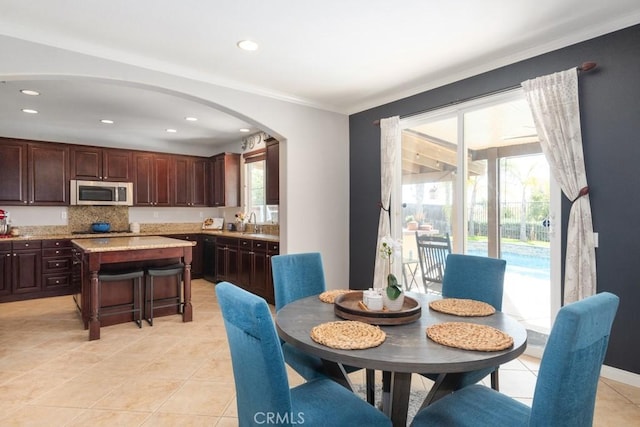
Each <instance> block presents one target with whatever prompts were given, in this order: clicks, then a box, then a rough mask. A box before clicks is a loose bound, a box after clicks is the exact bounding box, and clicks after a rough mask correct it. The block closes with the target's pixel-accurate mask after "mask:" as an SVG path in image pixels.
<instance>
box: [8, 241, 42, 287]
mask: <svg viewBox="0 0 640 427" xmlns="http://www.w3.org/2000/svg"><path fill="white" fill-rule="evenodd" d="M11 250H12V254H11V258H12V259H11V293H12V294H14V295H18V294H24V293H33V292H40V291H41V290H42V275H41V272H42V242H41V241H40V240H27V241H14V242H13V243H12V245H11Z"/></svg>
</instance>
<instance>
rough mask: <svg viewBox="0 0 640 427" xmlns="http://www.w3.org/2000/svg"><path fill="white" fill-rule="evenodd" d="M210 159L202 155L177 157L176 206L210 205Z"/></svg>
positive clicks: (175, 167)
mask: <svg viewBox="0 0 640 427" xmlns="http://www.w3.org/2000/svg"><path fill="white" fill-rule="evenodd" d="M210 163H211V162H210V161H209V159H205V158H202V157H186V156H176V157H175V165H174V172H175V181H174V183H175V191H174V197H175V201H174V202H175V203H174V204H175V206H208V205H209V203H210V199H211V197H210V196H209V193H210V188H211V185H210V183H209V182H210V180H211V174H210V171H209V169H210V167H211V166H210Z"/></svg>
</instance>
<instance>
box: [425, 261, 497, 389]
mask: <svg viewBox="0 0 640 427" xmlns="http://www.w3.org/2000/svg"><path fill="white" fill-rule="evenodd" d="M506 265H507V262H506V261H505V260H503V259H497V258H489V257H483V256H473V255H460V254H449V255H448V256H447V263H446V267H445V270H444V276H443V278H442V296H443V297H445V298H465V299H473V300H476V301H482V302H486V303H487V304H490V305H492V306H493V308H495V309H496V310H498V311H500V310H502V295H503V291H504V272H505V269H506ZM489 374H491V388H493V389H494V390H498V389H499V381H498V367H495V368H485V369H479V370H477V371H471V372H465V373H464V374H462V376H461V377H460V382H459V383H458V385H457V387H456V388H458V389H459V388H462V387H466V386H468V385H471V384H475V383H477V382H478V381H480V380H482V379H483V378H484V377H486V376H487V375H489ZM424 376H426V377H427V378H429V379H432V380H434V381H436V380H437V377H438V375H437V374H427V373H426V374H424Z"/></svg>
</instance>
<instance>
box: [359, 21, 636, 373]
mask: <svg viewBox="0 0 640 427" xmlns="http://www.w3.org/2000/svg"><path fill="white" fill-rule="evenodd" d="M585 61H595V62H597V63H598V68H597V69H595V70H593V71H591V72H589V73H585V74H582V75H581V76H580V110H581V118H582V137H583V146H584V155H585V163H586V170H587V179H588V181H589V188H590V198H591V206H592V212H593V222H594V230H595V231H597V232H598V233H599V238H600V239H599V240H600V245H599V247H598V248H597V249H596V262H597V268H598V292H602V291H609V292H613V293H615V294H616V295H618V296H619V297H620V308H619V310H618V314H617V317H616V320H615V323H614V325H613V330H612V334H611V339H610V343H609V351H608V353H607V357H606V359H605V363H606V364H607V365H609V366H612V367H615V368H619V369H623V370H626V371H630V372H634V373H637V374H640V190H639V189H638V187H636V185H637V183H638V182H639V181H640V178H639V173H640V166H639V165H640V25H636V26H633V27H630V28H627V29H624V30H620V31H617V32H614V33H610V34H607V35H604V36H601V37H598V38H595V39H592V40H589V41H586V42H582V43H579V44H576V45H573V46H570V47H567V48H563V49H560V50H557V51H554V52H550V53H547V54H544V55H540V56H537V57H535V58H532V59H528V60H525V61H522V62H518V63H515V64H512V65H509V66H506V67H503V68H500V69H497V70H494V71H490V72H487V73H484V74H480V75H477V76H474V77H471V78H468V79H465V80H462V81H458V82H455V83H452V84H450V85H447V86H443V87H440V88H437V89H434V90H430V91H428V92H424V93H420V94H418V95H415V96H411V97H409V98H405V99H402V100H399V101H396V102H393V103H389V104H386V105H381V106H379V107H376V108H372V109H370V110H367V111H363V112H360V113H357V114H353V115H351V116H350V118H349V128H350V129H349V133H350V148H349V150H350V168H351V170H350V219H349V224H350V231H349V234H350V235H349V239H350V271H349V283H350V287H351V288H354V289H365V288H367V287H369V286H370V285H371V283H372V280H373V267H374V262H375V257H376V247H375V245H376V232H377V226H378V217H379V208H378V206H379V205H378V204H379V199H380V129H379V128H378V127H377V126H374V125H373V122H374V120H378V119H380V118H385V117H391V116H395V115H399V116H401V117H402V116H407V115H412V114H416V113H419V112H421V111H426V110H429V109H433V108H437V107H439V106H444V105H446V104H450V103H451V102H456V101H461V100H465V99H469V98H473V97H476V96H481V95H483V94H487V93H491V92H494V91H498V90H501V89H504V88H507V87H510V86H514V85H517V84H519V83H520V82H522V81H524V80H527V79H531V78H535V77H538V76H542V75H546V74H551V73H554V72H556V71H562V70H566V69H569V68H571V67H574V66H578V65H580V64H582V63H583V62H585ZM398 66H401V64H398ZM569 208H570V204H569V202H568V201H567V200H566V199H565V200H563V206H562V209H563V218H562V222H563V229H564V230H566V224H567V218H568V212H569ZM565 240H566V234H565V236H563V241H565ZM563 252H564V245H563Z"/></svg>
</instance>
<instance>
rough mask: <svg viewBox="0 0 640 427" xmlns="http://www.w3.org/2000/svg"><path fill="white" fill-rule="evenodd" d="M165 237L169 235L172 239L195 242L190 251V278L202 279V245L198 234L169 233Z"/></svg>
mask: <svg viewBox="0 0 640 427" xmlns="http://www.w3.org/2000/svg"><path fill="white" fill-rule="evenodd" d="M166 237H171V238H173V239H180V240H187V241H190V242H196V245H195V246H194V247H193V249H192V251H191V253H192V258H193V259H192V261H191V278H192V279H202V277H203V274H204V270H203V268H204V266H203V261H204V260H203V255H204V254H203V247H202V238H203V236H201V235H200V234H169V235H167V236H166Z"/></svg>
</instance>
